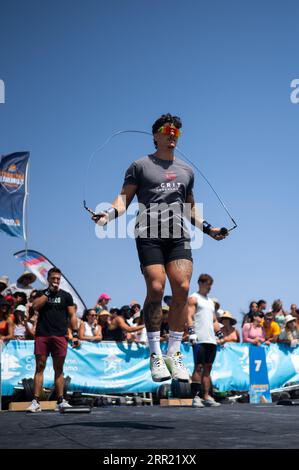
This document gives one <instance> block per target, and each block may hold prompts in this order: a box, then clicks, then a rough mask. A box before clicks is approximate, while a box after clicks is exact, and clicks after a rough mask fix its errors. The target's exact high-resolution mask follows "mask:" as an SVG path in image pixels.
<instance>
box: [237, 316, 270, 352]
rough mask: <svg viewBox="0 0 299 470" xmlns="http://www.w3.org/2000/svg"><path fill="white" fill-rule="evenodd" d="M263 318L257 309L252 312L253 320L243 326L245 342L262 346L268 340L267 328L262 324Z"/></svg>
mask: <svg viewBox="0 0 299 470" xmlns="http://www.w3.org/2000/svg"><path fill="white" fill-rule="evenodd" d="M262 321H263V318H262V316H261V313H260V312H259V311H258V310H257V311H256V312H254V313H252V322H251V323H245V324H244V325H243V328H242V333H243V342H244V343H251V344H254V345H255V346H260V345H261V344H263V343H264V342H265V341H266V332H265V328H264V327H263V325H262Z"/></svg>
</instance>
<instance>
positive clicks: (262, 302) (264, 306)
mask: <svg viewBox="0 0 299 470" xmlns="http://www.w3.org/2000/svg"><path fill="white" fill-rule="evenodd" d="M257 306H258V311H259V312H260V314H261V316H262V317H264V315H265V312H266V310H267V302H266V301H265V300H264V299H261V300H259V301H258V303H257Z"/></svg>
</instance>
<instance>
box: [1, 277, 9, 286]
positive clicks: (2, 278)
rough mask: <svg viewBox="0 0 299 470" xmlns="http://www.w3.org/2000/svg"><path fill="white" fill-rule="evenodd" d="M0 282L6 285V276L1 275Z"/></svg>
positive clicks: (7, 282) (7, 281) (7, 279)
mask: <svg viewBox="0 0 299 470" xmlns="http://www.w3.org/2000/svg"><path fill="white" fill-rule="evenodd" d="M0 284H5V286H6V287H8V284H9V278H8V276H1V277H0Z"/></svg>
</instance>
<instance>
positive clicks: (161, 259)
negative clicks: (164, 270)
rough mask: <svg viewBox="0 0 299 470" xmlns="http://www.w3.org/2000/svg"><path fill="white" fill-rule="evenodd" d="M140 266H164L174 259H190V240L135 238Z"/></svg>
mask: <svg viewBox="0 0 299 470" xmlns="http://www.w3.org/2000/svg"><path fill="white" fill-rule="evenodd" d="M136 246H137V251H138V256H139V261H140V265H141V268H142V267H145V266H150V265H151V264H162V265H163V266H165V265H166V264H167V263H170V261H174V260H176V259H188V260H190V261H192V253H191V247H190V242H189V241H188V240H186V238H136Z"/></svg>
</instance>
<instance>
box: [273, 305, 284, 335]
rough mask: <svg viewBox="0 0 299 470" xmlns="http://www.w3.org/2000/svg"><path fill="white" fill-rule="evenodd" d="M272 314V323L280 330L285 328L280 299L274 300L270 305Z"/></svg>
mask: <svg viewBox="0 0 299 470" xmlns="http://www.w3.org/2000/svg"><path fill="white" fill-rule="evenodd" d="M272 313H273V317H274V321H276V323H278V325H279V326H280V328H281V329H283V328H284V326H285V317H286V315H285V312H284V310H283V305H282V301H281V300H280V299H277V300H274V302H273V304H272Z"/></svg>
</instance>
